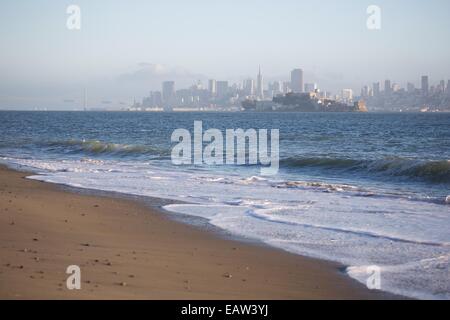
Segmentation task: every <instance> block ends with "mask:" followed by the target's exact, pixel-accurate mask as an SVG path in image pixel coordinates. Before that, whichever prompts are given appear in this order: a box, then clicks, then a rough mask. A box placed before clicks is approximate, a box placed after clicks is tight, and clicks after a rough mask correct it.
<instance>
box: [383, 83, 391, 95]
mask: <svg viewBox="0 0 450 320" xmlns="http://www.w3.org/2000/svg"><path fill="white" fill-rule="evenodd" d="M391 91H392V86H391V80H385V81H384V94H390V93H391Z"/></svg>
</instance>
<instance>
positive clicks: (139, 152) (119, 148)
mask: <svg viewBox="0 0 450 320" xmlns="http://www.w3.org/2000/svg"><path fill="white" fill-rule="evenodd" d="M44 146H45V147H46V148H47V149H50V150H51V149H57V150H60V149H63V150H64V151H65V152H66V153H82V154H88V155H111V156H133V155H134V156H143V155H151V156H166V155H169V154H170V153H169V151H168V150H165V149H162V148H157V147H153V146H149V145H140V144H120V143H109V142H103V141H99V140H84V139H83V140H64V141H52V142H48V143H45V145H44Z"/></svg>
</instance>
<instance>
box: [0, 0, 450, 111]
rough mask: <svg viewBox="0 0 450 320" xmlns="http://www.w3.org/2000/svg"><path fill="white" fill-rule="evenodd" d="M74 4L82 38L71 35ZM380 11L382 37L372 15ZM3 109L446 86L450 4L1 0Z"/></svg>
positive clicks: (439, 0) (405, 0)
mask: <svg viewBox="0 0 450 320" xmlns="http://www.w3.org/2000/svg"><path fill="white" fill-rule="evenodd" d="M71 4H77V5H79V6H80V8H81V30H78V31H70V30H68V29H67V27H66V20H67V18H68V16H69V15H68V14H67V13H66V9H67V7H68V6H69V5H71ZM371 4H375V5H378V6H379V7H380V8H381V10H382V11H381V30H376V31H373V30H368V29H367V27H366V20H367V18H368V14H367V13H366V9H367V7H368V6H369V5H371ZM0 39H1V42H0V108H13V107H18V108H24V107H28V108H29V107H36V106H38V107H44V106H49V107H62V108H63V107H67V108H69V107H73V104H71V103H68V102H63V101H64V100H70V99H73V100H74V101H75V102H74V104H79V102H80V101H82V95H83V91H84V88H85V87H87V88H88V96H89V102H90V104H94V105H97V104H100V103H101V101H102V100H112V101H113V102H114V103H117V102H118V101H124V102H129V101H130V100H131V99H132V97H133V96H136V98H138V99H140V98H142V96H144V95H146V94H147V92H148V91H149V90H152V89H160V83H161V81H163V80H175V81H176V82H177V88H180V87H184V86H187V85H189V84H190V83H192V82H194V81H195V80H196V79H201V80H203V83H204V84H206V81H205V80H206V79H208V78H216V79H218V80H220V79H225V80H231V81H232V80H239V79H243V78H245V77H248V76H252V77H255V76H256V72H257V68H258V65H261V67H262V71H263V74H264V77H265V78H266V82H267V81H268V80H273V79H280V80H287V79H288V77H289V72H290V70H291V69H293V68H298V67H299V68H303V69H304V70H305V82H313V81H314V82H318V84H319V87H320V88H323V89H327V90H331V91H337V90H340V89H341V88H344V87H349V88H353V89H354V90H356V91H357V92H359V89H360V88H361V86H362V85H364V84H366V83H372V82H373V81H381V80H383V79H385V78H389V79H391V80H392V81H393V82H398V83H399V84H401V85H402V86H405V83H406V81H407V80H411V81H414V82H415V83H416V84H417V85H418V84H419V79H420V76H421V75H422V74H428V75H429V76H430V81H431V83H436V82H437V81H439V80H441V79H446V80H447V79H448V78H450V41H449V39H450V1H448V0H430V1H423V0H415V1H412V0H371V1H365V0H321V1H313V0H308V1H301V0H278V1H266V0H226V1H224V0H221V1H216V0H191V1H186V0H179V1H176V0H162V1H156V0H147V1H144V0H142V1H140V0H127V1H126V0H120V1H119V0H72V1H55V0H28V1H25V0H22V1H17V0H2V1H1V4H0Z"/></svg>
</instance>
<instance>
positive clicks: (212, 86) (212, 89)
mask: <svg viewBox="0 0 450 320" xmlns="http://www.w3.org/2000/svg"><path fill="white" fill-rule="evenodd" d="M208 90H209V94H210V95H211V96H215V95H216V93H217V83H216V80H214V79H210V80H208Z"/></svg>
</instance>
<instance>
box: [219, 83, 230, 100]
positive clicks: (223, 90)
mask: <svg viewBox="0 0 450 320" xmlns="http://www.w3.org/2000/svg"><path fill="white" fill-rule="evenodd" d="M227 94H228V81H217V96H218V97H219V98H223V97H225V96H226V95H227Z"/></svg>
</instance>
